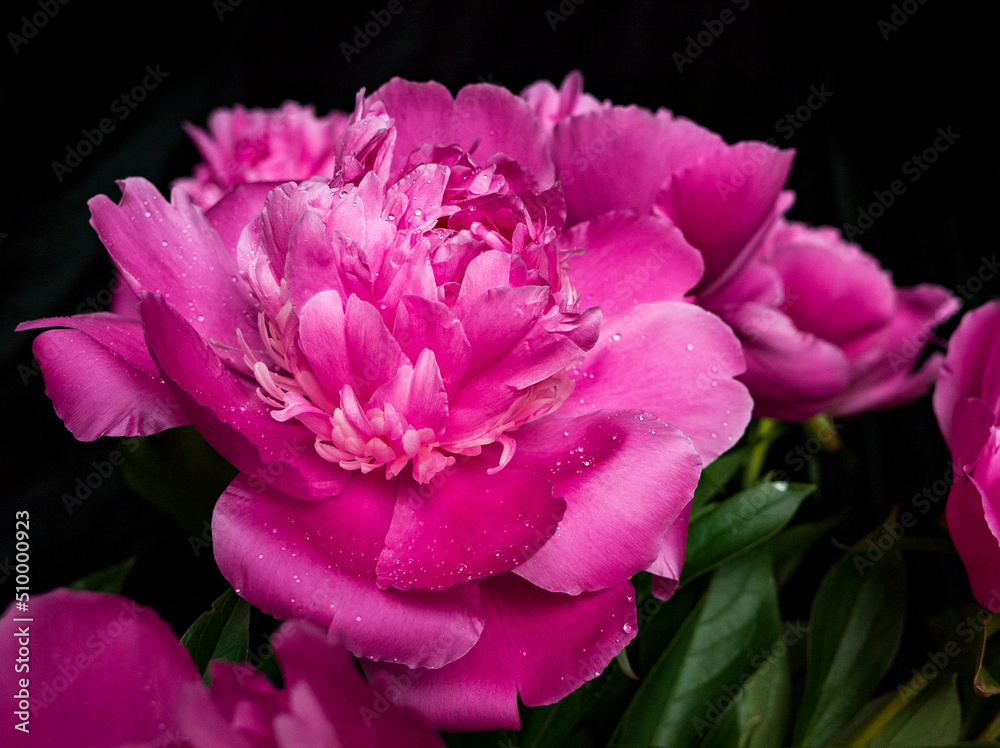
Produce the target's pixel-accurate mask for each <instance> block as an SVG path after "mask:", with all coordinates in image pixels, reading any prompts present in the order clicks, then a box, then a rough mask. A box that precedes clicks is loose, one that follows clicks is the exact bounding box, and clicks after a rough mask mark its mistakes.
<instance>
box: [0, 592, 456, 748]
mask: <svg viewBox="0 0 1000 748" xmlns="http://www.w3.org/2000/svg"><path fill="white" fill-rule="evenodd" d="M19 617H22V618H23V617H24V614H22V613H18V612H17V611H16V610H15V609H14V606H13V605H11V606H10V607H8V609H7V611H6V613H4V616H3V619H0V637H2V640H3V642H4V650H5V652H7V651H8V650H9V653H10V654H11V655H12V656H11V657H10V658H9V661H10V662H13V660H14V652H15V651H16V649H17V647H18V646H20V645H19V642H18V640H19V638H25V635H24V634H23V632H24V631H27V632H28V633H27V635H26V638H27V642H28V648H29V649H30V671H29V670H24V671H22V672H21V673H18V672H15V669H14V667H13V666H11V667H7V668H4V669H3V674H2V675H0V683H2V684H3V689H4V693H7V694H10V695H11V696H14V698H15V704H14V709H13V710H11V711H8V712H7V714H8V717H7V720H6V724H5V725H4V728H5V730H7V731H8V732H9V734H12V735H15V736H17V737H23V739H24V743H23V744H24V745H30V746H40V747H42V746H44V747H45V748H49V747H50V746H59V747H60V748H77V747H79V748H118V747H119V746H120V747H122V748H124V747H125V746H146V747H147V748H152V747H153V746H158V747H159V748H171V747H176V748H223V747H224V746H233V748H236V747H238V746H239V747H245V746H251V745H252V746H259V748H269V747H270V746H273V747H274V748H279V746H310V747H314V748H341V747H342V746H355V745H366V746H382V747H384V748H390V747H391V748H396V747H397V746H401V745H406V746H417V747H421V748H423V747H426V748H431V747H435V748H441V747H442V746H443V745H444V744H443V743H442V742H441V739H440V737H438V736H437V735H436V734H435V733H434V732H433V730H432V729H431V728H430V726H429V725H428V724H427V723H426V721H425V720H424V719H423V718H422V717H421V716H420V715H419V714H417V713H416V712H414V711H412V710H410V709H407V708H405V707H395V706H392V705H391V704H390V702H389V701H388V700H386V698H385V695H384V694H382V693H379V692H377V691H372V690H370V689H369V688H368V686H367V684H366V683H365V682H364V679H363V678H362V677H361V674H360V673H358V671H357V668H356V667H355V665H354V662H353V660H352V658H351V657H350V655H348V654H347V652H345V651H344V649H343V648H341V647H338V646H334V645H332V644H330V643H328V642H327V641H326V637H325V636H324V634H323V632H322V631H321V630H319V629H317V628H316V627H315V626H312V625H310V624H306V623H302V622H290V623H285V624H283V625H282V626H281V627H280V628H279V629H278V630H277V631H276V632H275V633H274V635H273V636H272V637H271V640H270V644H271V645H272V646H273V649H274V651H275V652H276V654H277V657H278V662H279V663H280V664H281V670H282V674H283V677H284V683H285V686H284V688H283V689H278V688H275V686H274V685H273V684H272V683H271V682H270V681H269V680H268V679H267V678H266V677H265V676H264V675H262V674H261V673H258V672H257V671H255V670H254V669H253V668H251V667H250V666H248V665H245V664H231V663H226V662H218V661H217V662H213V663H212V664H211V665H210V666H209V674H210V676H211V681H212V684H211V686H210V687H205V686H204V685H203V684H202V681H201V678H200V677H199V675H198V671H197V669H196V668H195V666H194V663H193V662H191V658H190V657H189V655H188V653H187V650H186V649H185V648H184V646H183V645H181V643H180V642H179V641H177V637H175V636H174V633H173V631H172V630H171V629H170V627H169V626H168V625H167V624H166V623H165V622H164V621H163V620H161V619H160V618H159V616H157V615H156V613H155V611H153V610H152V609H150V608H145V607H143V606H141V605H139V604H137V603H136V602H134V601H132V600H129V599H128V598H124V597H120V596H118V595H107V594H104V593H97V592H72V591H70V590H65V589H60V590H54V591H52V592H47V593H45V594H43V595H38V596H35V597H34V598H32V600H31V616H30V617H31V619H33V620H32V621H31V622H30V623H27V624H25V623H23V622H19V621H17V620H15V619H17V618H19ZM28 673H30V676H29V675H27V674H28ZM22 677H23V678H25V680H27V682H28V685H27V686H24V685H23V684H22V683H20V679H21V678H22ZM22 688H23V689H24V690H25V691H26V692H27V694H28V696H27V697H26V698H19V697H18V696H17V694H19V693H21V689H22ZM24 723H27V724H26V729H25V730H24V733H25V734H24V735H23V736H20V735H18V733H17V732H15V729H17V728H15V725H18V724H24Z"/></svg>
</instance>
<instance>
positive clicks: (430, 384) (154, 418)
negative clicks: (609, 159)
mask: <svg viewBox="0 0 1000 748" xmlns="http://www.w3.org/2000/svg"><path fill="white" fill-rule="evenodd" d="M336 153H337V158H336V165H335V166H336V168H335V177H334V178H333V180H332V181H330V182H326V181H320V180H310V181H305V182H301V183H298V184H295V183H288V184H284V185H281V186H280V187H278V188H276V189H273V190H270V187H269V185H266V184H246V185H242V186H239V187H236V188H235V189H234V190H233V191H232V192H231V193H229V194H228V195H226V196H225V197H224V198H223V199H222V200H221V201H220V202H219V203H218V204H216V205H215V206H214V207H212V208H211V209H210V210H208V211H207V213H206V214H205V215H204V216H202V215H201V213H200V211H199V210H198V209H197V208H195V207H193V206H192V205H191V204H190V202H189V201H188V199H187V197H186V196H185V194H184V193H183V192H182V191H179V190H175V191H174V194H173V199H172V203H167V202H166V201H165V200H164V199H163V198H162V197H161V196H160V195H159V194H158V193H157V192H156V190H155V189H153V188H152V186H151V185H149V184H148V183H147V182H145V181H143V180H141V179H129V180H126V181H125V182H124V183H123V185H122V186H123V197H122V201H121V203H120V204H119V205H114V204H113V203H112V202H111V201H110V200H108V199H107V198H105V197H103V196H101V197H98V198H95V199H94V200H92V201H91V209H92V211H93V224H94V226H95V228H96V229H97V231H98V233H99V235H100V236H101V238H102V240H103V241H104V243H105V245H106V246H107V248H108V251H109V252H110V254H111V256H112V258H113V259H114V261H115V262H116V264H117V265H118V267H119V269H120V271H121V274H122V277H123V279H124V280H125V282H126V283H127V284H128V286H129V287H130V288H131V289H132V291H133V292H134V293H136V294H137V296H138V297H139V298H140V299H141V301H140V304H139V315H140V318H139V319H129V318H126V317H122V316H116V315H113V314H101V315H86V316H82V317H70V318H56V319H48V320H39V321H36V322H32V323H28V324H25V325H22V326H21V329H33V328H39V327H53V326H58V327H61V328H67V329H58V330H50V331H47V332H45V333H43V334H42V335H40V336H39V337H38V339H37V340H36V342H35V353H36V356H37V358H38V360H39V362H40V364H41V366H42V369H43V371H44V373H45V378H46V386H47V392H48V393H49V395H50V397H51V398H52V399H53V402H54V404H55V407H56V411H57V413H59V414H60V416H61V417H63V419H64V420H65V422H66V424H67V426H68V427H69V428H70V429H71V430H72V431H73V432H74V434H76V435H77V436H78V438H85V439H87V438H89V439H92V438H96V437H97V436H100V435H103V434H113V435H122V434H138V433H151V432H154V431H158V430H161V429H163V428H168V427H170V426H175V425H180V424H184V423H191V424H194V425H195V426H196V427H197V428H198V429H199V431H200V432H201V433H202V434H203V435H204V436H205V438H206V439H207V440H208V441H209V442H210V443H211V444H212V445H213V446H214V447H215V448H216V449H217V450H218V451H219V452H220V453H222V454H223V455H224V456H225V457H226V458H227V459H229V460H230V462H232V463H233V464H234V465H235V466H236V467H237V468H239V469H240V471H241V474H240V476H239V477H237V478H236V480H234V482H233V483H232V485H231V486H230V487H229V489H228V490H227V491H226V492H225V493H224V494H223V496H222V497H221V498H220V500H219V503H218V505H217V507H216V509H215V515H214V518H213V532H212V534H213V539H214V544H215V545H214V548H215V554H216V559H217V561H218V563H219V566H220V568H221V570H222V572H223V574H224V575H225V576H226V577H227V579H229V580H230V581H231V582H232V584H233V585H234V587H235V588H236V590H237V592H239V593H240V594H241V595H243V596H244V597H245V598H246V599H247V600H249V601H250V602H252V603H253V604H254V605H257V606H258V607H260V608H262V609H263V610H265V611H267V612H269V613H271V614H272V615H275V616H277V617H279V618H303V619H307V620H309V621H312V622H314V623H316V624H318V625H321V626H323V627H324V628H326V629H328V630H329V631H330V632H331V633H332V634H334V635H336V636H338V637H342V638H343V639H344V641H345V642H346V644H347V646H348V648H349V649H350V650H351V651H352V652H353V653H354V654H355V655H357V656H359V657H362V658H365V659H366V660H367V662H366V663H365V667H366V670H367V671H368V672H369V674H370V675H371V677H372V678H373V679H375V680H381V679H384V678H389V677H398V676H401V675H402V674H405V671H406V669H407V668H410V669H413V673H411V674H409V675H408V677H413V678H414V679H417V678H418V677H419V686H418V687H416V688H413V689H410V690H408V691H407V692H406V694H405V695H404V697H403V698H404V701H406V702H407V703H411V704H413V705H416V706H419V707H420V708H421V709H422V710H423V711H424V712H425V713H426V714H428V715H429V716H430V717H431V719H432V721H433V722H434V724H435V725H436V726H439V727H443V728H446V729H449V730H459V729H485V728H489V727H499V726H503V727H516V726H517V725H518V724H519V719H518V711H517V697H518V695H519V694H520V697H521V699H522V701H523V702H524V703H525V704H529V705H537V704H546V703H552V702H554V701H557V700H558V699H560V698H562V697H564V696H565V695H567V694H568V693H570V692H571V691H572V690H574V689H575V688H576V687H578V686H579V685H580V684H582V683H583V682H585V681H587V680H589V679H591V678H593V677H594V676H595V675H597V674H599V672H600V671H601V670H602V669H603V668H604V667H605V666H606V665H607V664H608V662H609V661H610V660H611V659H612V658H613V657H614V656H615V655H617V654H618V652H620V651H621V649H622V648H623V647H624V646H625V644H626V643H627V642H628V641H630V640H631V638H632V637H633V636H634V634H635V617H636V611H635V605H634V591H633V589H632V587H631V584H630V583H629V581H628V580H629V578H630V577H631V576H632V575H634V574H635V573H637V572H639V571H641V570H645V569H648V570H650V571H652V572H653V573H654V574H656V575H658V576H659V577H661V578H662V579H661V583H660V585H659V586H658V587H657V590H658V593H659V594H660V595H661V596H663V597H665V596H667V595H669V594H670V592H672V590H673V588H674V587H676V583H677V579H678V578H679V574H680V567H681V563H682V561H683V557H684V540H685V536H686V529H687V521H688V504H689V501H690V498H691V496H692V494H693V491H694V488H695V485H696V484H697V482H698V477H699V473H700V469H701V467H702V465H703V463H705V462H708V461H710V460H712V459H714V458H715V457H716V456H718V455H719V454H720V453H722V452H723V451H725V450H726V449H728V448H729V447H730V446H732V444H733V443H734V442H735V441H736V440H737V439H738V438H739V437H740V435H741V434H742V433H743V430H744V428H745V426H746V424H747V422H748V420H749V416H750V409H751V406H752V403H751V401H750V398H749V395H748V393H747V391H746V388H745V387H744V386H743V385H741V384H739V383H738V382H736V381H735V379H734V377H735V376H737V375H739V374H741V373H742V372H743V370H744V361H743V356H742V353H741V350H740V346H739V343H738V341H737V339H736V337H735V336H734V335H733V333H732V331H731V330H730V329H729V328H728V327H727V326H726V325H725V324H724V323H723V322H722V321H720V320H719V319H718V318H717V317H715V316H714V315H712V314H710V313H708V312H706V311H705V310H703V309H701V308H699V307H697V306H696V305H694V304H691V303H689V300H688V299H687V295H688V293H689V292H690V290H691V289H692V287H694V286H695V285H696V284H698V282H699V279H700V278H701V275H702V272H703V270H704V264H703V261H702V258H701V256H700V255H699V253H698V252H697V251H696V250H694V249H693V248H692V247H691V246H690V245H689V244H688V243H687V242H686V241H685V240H684V237H683V236H682V234H681V232H680V231H679V230H678V229H677V228H675V227H673V226H671V225H670V224H669V223H668V222H666V221H664V220H663V219H662V218H660V217H658V216H653V215H644V214H640V213H637V212H634V211H632V212H630V211H624V210H623V211H619V212H614V213H608V214H603V215H602V216H600V217H599V218H597V219H595V220H592V221H587V222H580V223H578V225H577V226H575V227H574V228H573V229H572V230H571V231H569V232H564V231H563V221H564V216H565V207H564V203H563V198H562V193H561V190H560V188H559V187H558V186H557V185H555V183H554V168H553V164H552V161H551V159H550V156H549V139H548V137H547V135H546V133H545V132H544V130H543V128H542V127H541V125H540V124H539V122H538V120H537V118H536V117H535V115H534V113H533V112H532V110H531V109H530V108H529V106H528V105H527V104H526V103H525V102H524V101H523V100H521V99H519V98H517V97H516V96H514V95H513V94H511V93H509V92H507V91H506V90H504V89H501V88H498V87H495V86H491V85H476V86H469V87H466V88H464V89H462V90H461V91H460V92H459V93H458V95H457V96H456V97H455V98H454V99H453V98H452V97H451V95H450V94H449V93H448V91H447V89H445V88H444V87H442V86H440V85H438V84H434V83H425V84H419V83H410V82H406V81H402V80H398V79H396V80H393V81H391V82H390V83H388V84H386V85H385V86H383V87H382V88H381V89H379V90H378V91H376V92H375V93H374V94H373V95H372V96H370V97H368V98H367V99H364V98H362V97H361V95H359V98H358V103H357V107H356V109H355V112H354V113H353V115H352V117H351V119H350V121H349V123H348V125H347V127H346V128H345V130H344V132H343V133H342V135H341V137H340V139H339V140H338V143H337V147H336ZM623 267H624V268H627V269H629V270H630V271H631V272H628V273H624V274H619V269H620V268H623ZM653 271H655V277H656V282H655V283H653V282H652V279H653V277H654V276H653V275H650V272H653ZM642 273H646V275H645V276H643V275H642ZM83 357H85V360H88V361H90V362H91V364H90V365H89V366H88V367H85V368H84V367H81V366H80V365H79V362H80V360H81V359H82V358H83ZM95 372H99V376H94V374H95Z"/></svg>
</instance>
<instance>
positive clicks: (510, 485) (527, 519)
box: [376, 458, 566, 590]
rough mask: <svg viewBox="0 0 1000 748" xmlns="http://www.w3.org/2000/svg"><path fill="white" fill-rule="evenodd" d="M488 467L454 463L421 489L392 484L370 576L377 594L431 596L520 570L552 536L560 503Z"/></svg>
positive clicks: (534, 481)
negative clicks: (393, 496)
mask: <svg viewBox="0 0 1000 748" xmlns="http://www.w3.org/2000/svg"><path fill="white" fill-rule="evenodd" d="M495 464H496V461H491V462H487V461H486V460H481V459H461V458H459V461H458V462H456V463H455V465H453V466H452V467H451V468H448V469H446V470H445V471H443V472H441V473H438V475H437V476H436V479H435V480H434V481H433V482H432V483H429V484H424V485H419V484H417V483H416V482H415V481H413V480H412V479H411V478H409V477H404V478H401V479H400V491H399V497H398V498H397V501H396V508H395V512H394V513H393V515H392V524H391V526H390V527H389V532H388V534H387V535H386V537H385V550H383V551H382V554H381V555H380V556H379V560H378V565H377V566H376V571H377V572H378V584H379V586H380V587H383V588H388V587H390V586H392V587H396V588H397V589H400V590H408V589H411V588H413V587H416V588H417V589H429V590H439V589H445V588H447V587H451V586H454V585H456V584H463V583H465V582H468V581H472V580H475V579H481V578H482V577H487V576H492V575H495V574H500V573H502V572H504V571H507V570H508V569H511V568H513V567H514V566H516V565H518V564H520V563H523V562H524V560H525V559H527V558H529V557H530V556H531V555H532V554H534V553H535V552H537V551H538V549H539V548H540V547H542V546H543V545H544V544H545V541H547V540H548V539H549V538H550V537H551V536H552V533H554V532H555V530H556V526H557V525H558V523H559V520H560V519H562V516H563V512H564V511H565V509H566V503H565V502H564V501H563V500H562V499H559V498H556V497H554V496H553V495H552V486H551V484H550V483H549V481H547V480H545V479H544V478H540V477H538V476H536V475H534V474H533V473H531V472H528V471H526V470H517V469H515V468H513V467H511V466H509V465H508V466H507V467H505V468H504V469H503V470H500V471H499V472H496V473H494V474H492V475H490V474H489V472H488V471H489V470H490V469H491V466H492V465H495Z"/></svg>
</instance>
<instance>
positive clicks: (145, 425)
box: [17, 312, 188, 441]
mask: <svg viewBox="0 0 1000 748" xmlns="http://www.w3.org/2000/svg"><path fill="white" fill-rule="evenodd" d="M44 327H65V328H70V329H62V330H50V331H48V332H44V333H42V334H41V335H39V336H38V337H37V338H36V339H35V342H34V345H33V346H32V349H33V350H34V353H35V358H36V359H37V360H38V363H39V365H40V366H41V368H42V371H43V372H44V374H45V394H47V395H48V396H49V397H50V398H51V399H52V404H53V406H54V407H55V410H56V413H57V414H58V416H59V417H60V418H61V419H62V420H63V421H64V422H65V424H66V428H68V429H69V430H70V431H71V432H73V436H75V437H76V438H77V439H79V440H81V441H93V440H94V439H96V438H98V437H100V436H145V435H148V434H155V433H158V432H160V431H163V430H165V429H169V428H173V427H174V426H184V425H186V424H187V423H188V419H187V417H186V416H185V415H184V412H183V411H182V410H181V409H180V406H179V405H178V404H177V401H176V400H175V399H174V396H173V395H172V394H171V393H170V390H169V388H168V387H167V386H166V384H164V382H163V379H162V378H161V377H160V372H159V370H158V369H157V368H156V364H155V363H153V359H152V358H151V357H150V355H149V350H148V349H147V348H146V340H145V338H144V337H143V330H142V324H141V323H140V322H139V321H138V320H132V319H129V318H127V317H121V316H119V315H116V314H108V313H104V312H101V313H98V314H85V315H79V316H76V317H49V318H46V319H39V320H34V321H32V322H23V323H21V324H20V325H18V327H17V329H18V330H37V329H39V328H44Z"/></svg>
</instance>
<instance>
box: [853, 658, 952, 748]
mask: <svg viewBox="0 0 1000 748" xmlns="http://www.w3.org/2000/svg"><path fill="white" fill-rule="evenodd" d="M957 680H958V676H957V674H955V673H945V674H942V675H941V676H939V677H938V678H936V679H935V680H933V681H931V682H930V683H929V684H928V686H927V687H926V688H924V689H923V690H922V691H921V692H920V695H919V696H918V697H917V698H915V699H913V700H912V701H910V702H909V703H908V704H907V705H906V706H905V707H904V708H903V709H902V710H901V711H899V712H897V713H896V714H895V715H894V716H893V717H892V719H890V720H889V722H887V723H886V725H885V727H883V728H882V729H881V730H879V732H878V733H876V735H875V736H874V737H873V738H872V740H871V741H870V742H869V743H868V745H869V746H870V747H871V748H883V747H884V746H900V747H905V748H910V747H911V746H934V745H948V744H951V743H956V742H958V740H959V739H960V738H961V727H962V707H961V704H960V703H959V701H958V689H957V687H956V682H957Z"/></svg>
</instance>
